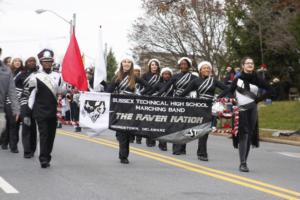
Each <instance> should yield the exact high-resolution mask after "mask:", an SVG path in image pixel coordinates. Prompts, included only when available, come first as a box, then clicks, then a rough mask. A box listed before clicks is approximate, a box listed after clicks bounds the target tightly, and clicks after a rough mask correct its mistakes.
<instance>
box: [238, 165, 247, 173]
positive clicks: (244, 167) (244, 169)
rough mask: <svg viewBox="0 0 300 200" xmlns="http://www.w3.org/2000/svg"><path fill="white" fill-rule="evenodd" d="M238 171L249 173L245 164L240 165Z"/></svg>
mask: <svg viewBox="0 0 300 200" xmlns="http://www.w3.org/2000/svg"><path fill="white" fill-rule="evenodd" d="M239 170H240V171H241V172H249V168H248V167H247V163H241V164H240V168H239Z"/></svg>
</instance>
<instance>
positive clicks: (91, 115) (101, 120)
mask: <svg viewBox="0 0 300 200" xmlns="http://www.w3.org/2000/svg"><path fill="white" fill-rule="evenodd" d="M109 108H110V94H109V93H96V92H85V93H82V94H81V95H80V115H79V124H80V126H81V127H87V128H91V129H93V130H94V131H96V132H100V131H103V130H105V129H108V126H109Z"/></svg>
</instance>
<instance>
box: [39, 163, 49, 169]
mask: <svg viewBox="0 0 300 200" xmlns="http://www.w3.org/2000/svg"><path fill="white" fill-rule="evenodd" d="M47 167H50V163H48V162H42V163H41V168H47Z"/></svg>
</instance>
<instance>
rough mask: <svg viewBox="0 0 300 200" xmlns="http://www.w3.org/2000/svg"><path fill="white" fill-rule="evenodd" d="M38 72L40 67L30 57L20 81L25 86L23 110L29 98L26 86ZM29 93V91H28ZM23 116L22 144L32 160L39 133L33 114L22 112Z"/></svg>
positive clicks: (25, 153)
mask: <svg viewBox="0 0 300 200" xmlns="http://www.w3.org/2000/svg"><path fill="white" fill-rule="evenodd" d="M37 70H38V66H37V64H36V59H35V57H29V58H28V59H27V60H26V62H25V72H24V73H23V74H22V75H21V77H20V79H22V80H23V81H22V84H23V92H22V95H21V108H22V109H26V107H27V103H28V99H27V97H28V96H29V95H28V94H26V92H25V88H24V87H25V85H26V83H27V82H28V81H29V80H30V76H31V75H32V74H34V73H36V72H37ZM27 92H29V91H27ZM21 115H22V118H23V124H22V143H23V149H24V158H31V157H33V156H34V152H35V150H36V140H37V131H36V123H35V120H34V118H33V116H32V112H23V111H22V110H21Z"/></svg>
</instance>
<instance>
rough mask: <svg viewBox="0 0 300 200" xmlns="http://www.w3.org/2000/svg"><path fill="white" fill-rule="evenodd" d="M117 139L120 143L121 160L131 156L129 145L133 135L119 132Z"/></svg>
mask: <svg viewBox="0 0 300 200" xmlns="http://www.w3.org/2000/svg"><path fill="white" fill-rule="evenodd" d="M116 136H117V139H118V141H119V158H120V159H125V158H128V156H129V143H130V139H132V137H133V136H132V135H130V134H129V133H126V132H117V133H116Z"/></svg>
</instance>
